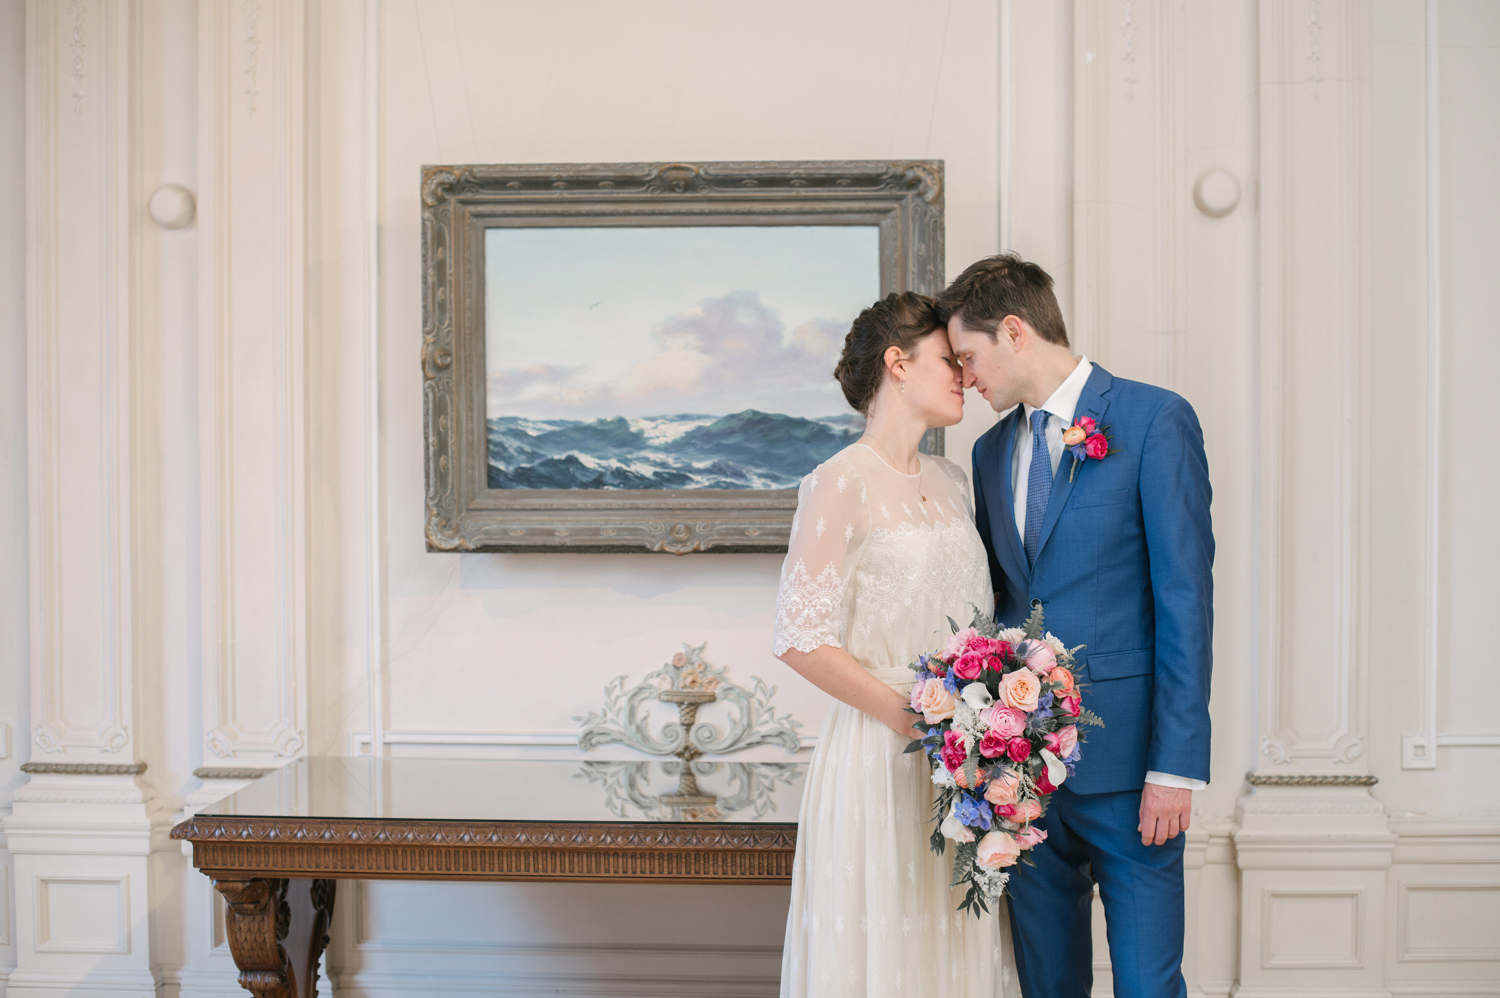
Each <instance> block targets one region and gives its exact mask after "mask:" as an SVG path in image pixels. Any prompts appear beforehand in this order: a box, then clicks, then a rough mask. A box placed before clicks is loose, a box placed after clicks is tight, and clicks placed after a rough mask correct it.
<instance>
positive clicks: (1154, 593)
mask: <svg viewBox="0 0 1500 998" xmlns="http://www.w3.org/2000/svg"><path fill="white" fill-rule="evenodd" d="M1074 416H1075V418H1077V417H1079V416H1091V417H1093V419H1094V420H1095V421H1096V422H1098V423H1099V425H1100V426H1107V427H1108V428H1109V436H1110V446H1111V447H1112V448H1114V449H1117V450H1119V453H1118V454H1111V455H1110V456H1108V457H1106V458H1103V459H1102V460H1096V461H1095V460H1091V461H1085V462H1083V463H1082V465H1081V466H1080V467H1079V468H1078V470H1077V474H1076V475H1074V476H1073V481H1071V482H1070V481H1069V480H1068V478H1069V472H1070V470H1071V468H1072V465H1073V457H1072V455H1071V454H1069V453H1067V452H1066V451H1065V452H1064V453H1063V457H1062V460H1061V461H1059V462H1058V466H1057V475H1056V478H1055V479H1054V480H1053V485H1052V494H1051V496H1050V497H1049V499H1048V503H1047V512H1046V516H1045V517H1044V519H1043V520H1042V534H1041V540H1040V543H1039V545H1038V548H1037V555H1036V563H1035V565H1032V566H1029V567H1028V566H1027V564H1026V554H1025V552H1024V550H1023V549H1022V547H1021V538H1020V536H1019V535H1018V534H1017V533H1016V522H1015V514H1014V499H1013V494H1012V491H1011V457H1012V452H1013V449H1014V447H1015V440H1016V427H1017V425H1018V424H1019V423H1021V422H1022V421H1023V420H1024V418H1025V417H1024V415H1023V410H1022V408H1021V407H1019V406H1018V407H1017V408H1016V410H1015V411H1014V412H1013V413H1011V415H1009V416H1008V417H1006V418H1005V419H1002V420H1001V421H1000V422H999V423H997V424H996V425H995V426H993V427H991V428H990V430H989V431H988V432H986V433H985V434H984V435H983V436H982V437H980V438H979V440H978V442H976V443H975V444H974V507H975V524H976V526H977V527H978V528H979V535H980V537H982V538H983V539H984V546H985V548H986V550H987V551H988V552H989V556H990V578H991V579H992V580H993V582H994V586H995V592H996V594H997V595H996V603H995V617H996V619H997V620H999V621H1000V623H1001V626H1011V625H1016V624H1020V623H1022V622H1023V621H1025V619H1026V616H1027V614H1029V613H1030V609H1031V602H1032V600H1041V602H1042V608H1043V610H1044V612H1045V614H1046V620H1047V629H1048V630H1049V631H1051V632H1052V633H1053V634H1055V635H1057V637H1058V638H1060V639H1061V640H1062V642H1063V643H1064V644H1066V645H1067V646H1068V647H1070V648H1071V647H1073V646H1074V645H1080V644H1081V645H1086V646H1087V647H1085V648H1084V649H1083V650H1082V651H1080V652H1079V653H1078V662H1079V670H1080V672H1079V677H1078V678H1079V679H1080V680H1081V681H1083V682H1086V683H1088V684H1089V687H1088V689H1087V690H1086V691H1085V692H1084V697H1083V702H1084V705H1085V706H1086V707H1088V708H1089V709H1090V710H1092V711H1094V712H1095V713H1096V714H1098V715H1099V716H1100V717H1101V718H1103V720H1104V724H1105V727H1103V728H1094V727H1085V728H1083V729H1081V730H1082V731H1083V733H1084V734H1085V737H1086V738H1087V739H1088V744H1086V745H1085V746H1084V749H1083V759H1082V761H1080V762H1079V764H1078V771H1077V773H1076V775H1074V776H1073V777H1072V778H1071V779H1069V780H1068V788H1069V789H1071V790H1073V791H1075V792H1077V793H1084V794H1094V793H1110V792H1114V791H1121V790H1138V789H1140V788H1141V786H1142V785H1143V784H1144V782H1145V777H1146V773H1147V772H1148V771H1152V770H1154V771H1157V772H1162V773H1171V774H1174V775H1176V776H1187V777H1192V778H1194V779H1199V780H1207V779H1208V755H1209V718H1208V693H1209V676H1210V673H1211V671H1212V668H1213V647H1212V644H1213V642H1212V638H1213V560H1214V538H1213V529H1212V526H1211V523H1210V520H1209V500H1210V498H1211V491H1210V489H1209V484H1208V459H1207V457H1206V455H1205V454H1204V451H1203V431H1202V429H1201V428H1200V427H1199V426H1198V417H1197V416H1196V415H1195V414H1194V412H1193V408H1192V406H1190V405H1188V403H1187V401H1186V400H1185V399H1183V398H1182V396H1180V395H1177V394H1175V393H1173V392H1169V391H1167V390H1166V389H1163V388H1156V387H1153V386H1151V385H1145V384H1141V383H1140V382H1137V381H1126V380H1125V379H1123V378H1116V377H1113V376H1112V375H1110V374H1109V372H1107V371H1105V370H1104V369H1103V368H1102V367H1099V366H1097V365H1096V366H1095V367H1094V370H1093V373H1092V374H1090V375H1089V379H1088V382H1087V383H1086V384H1085V386H1084V389H1083V394H1082V395H1081V396H1080V397H1079V400H1078V409H1077V411H1076V412H1075V414H1074Z"/></svg>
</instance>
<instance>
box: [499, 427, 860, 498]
mask: <svg viewBox="0 0 1500 998" xmlns="http://www.w3.org/2000/svg"><path fill="white" fill-rule="evenodd" d="M863 430H864V422H863V419H862V418H861V417H859V416H857V415H854V414H852V413H851V414H840V415H835V416H823V417H815V418H804V417H800V416H787V415H783V414H781V413H773V412H761V411H759V410H757V409H746V410H744V411H743V412H737V413H734V414H732V415H728V416H705V415H702V414H697V413H684V414H679V415H675V416H651V417H624V416H615V417H610V418H605V419H594V420H569V419H526V418H522V417H516V416H500V417H495V418H492V419H490V420H489V425H488V431H489V433H488V436H489V476H488V477H489V486H490V488H492V489H786V488H795V487H796V486H797V483H798V482H799V481H800V480H801V478H802V476H803V475H805V474H807V473H808V472H809V471H811V470H812V469H813V468H814V467H816V466H817V465H818V464H819V463H821V462H822V461H825V460H827V459H828V458H829V457H831V456H832V455H833V454H835V453H837V452H838V451H840V450H842V449H843V448H844V447H846V446H848V445H849V444H850V443H852V442H853V441H854V440H856V439H858V437H859V435H860V433H861V432H863Z"/></svg>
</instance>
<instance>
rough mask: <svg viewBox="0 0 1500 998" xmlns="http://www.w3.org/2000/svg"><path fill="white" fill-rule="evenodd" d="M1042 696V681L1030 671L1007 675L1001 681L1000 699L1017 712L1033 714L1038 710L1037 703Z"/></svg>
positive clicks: (1023, 670) (1025, 670) (1018, 671)
mask: <svg viewBox="0 0 1500 998" xmlns="http://www.w3.org/2000/svg"><path fill="white" fill-rule="evenodd" d="M1041 695H1042V683H1041V680H1039V679H1037V677H1036V673H1034V672H1032V671H1031V670H1029V669H1017V670H1016V671H1015V672H1009V673H1006V675H1005V678H1003V679H1001V680H1000V699H1001V700H1004V701H1005V703H1006V705H1007V706H1010V707H1014V708H1016V710H1021V711H1025V712H1026V713H1028V714H1029V713H1031V712H1032V711H1034V710H1036V701H1037V698H1038V697H1040V696H1041Z"/></svg>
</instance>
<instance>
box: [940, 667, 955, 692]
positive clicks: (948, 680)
mask: <svg viewBox="0 0 1500 998" xmlns="http://www.w3.org/2000/svg"><path fill="white" fill-rule="evenodd" d="M943 688H944V689H946V690H947V691H948V692H949V693H952V694H954V695H955V696H956V695H957V694H958V676H956V675H954V672H953V670H952V669H949V670H948V674H947V675H946V676H944V677H943Z"/></svg>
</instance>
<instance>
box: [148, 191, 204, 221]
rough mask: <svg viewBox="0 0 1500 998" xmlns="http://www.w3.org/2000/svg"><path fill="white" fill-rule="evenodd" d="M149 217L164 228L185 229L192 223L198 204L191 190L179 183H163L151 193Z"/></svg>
mask: <svg viewBox="0 0 1500 998" xmlns="http://www.w3.org/2000/svg"><path fill="white" fill-rule="evenodd" d="M149 207H150V210H151V218H152V220H153V221H155V222H156V224H157V225H160V226H161V227H162V228H164V229H185V228H187V227H188V226H189V225H192V224H193V216H194V215H195V214H197V211H198V206H197V203H196V202H194V200H193V192H192V191H190V190H188V189H187V188H186V187H183V186H182V185H181V184H163V185H162V186H160V187H158V188H157V189H156V192H155V193H154V194H152V195H151V201H150V204H149Z"/></svg>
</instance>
